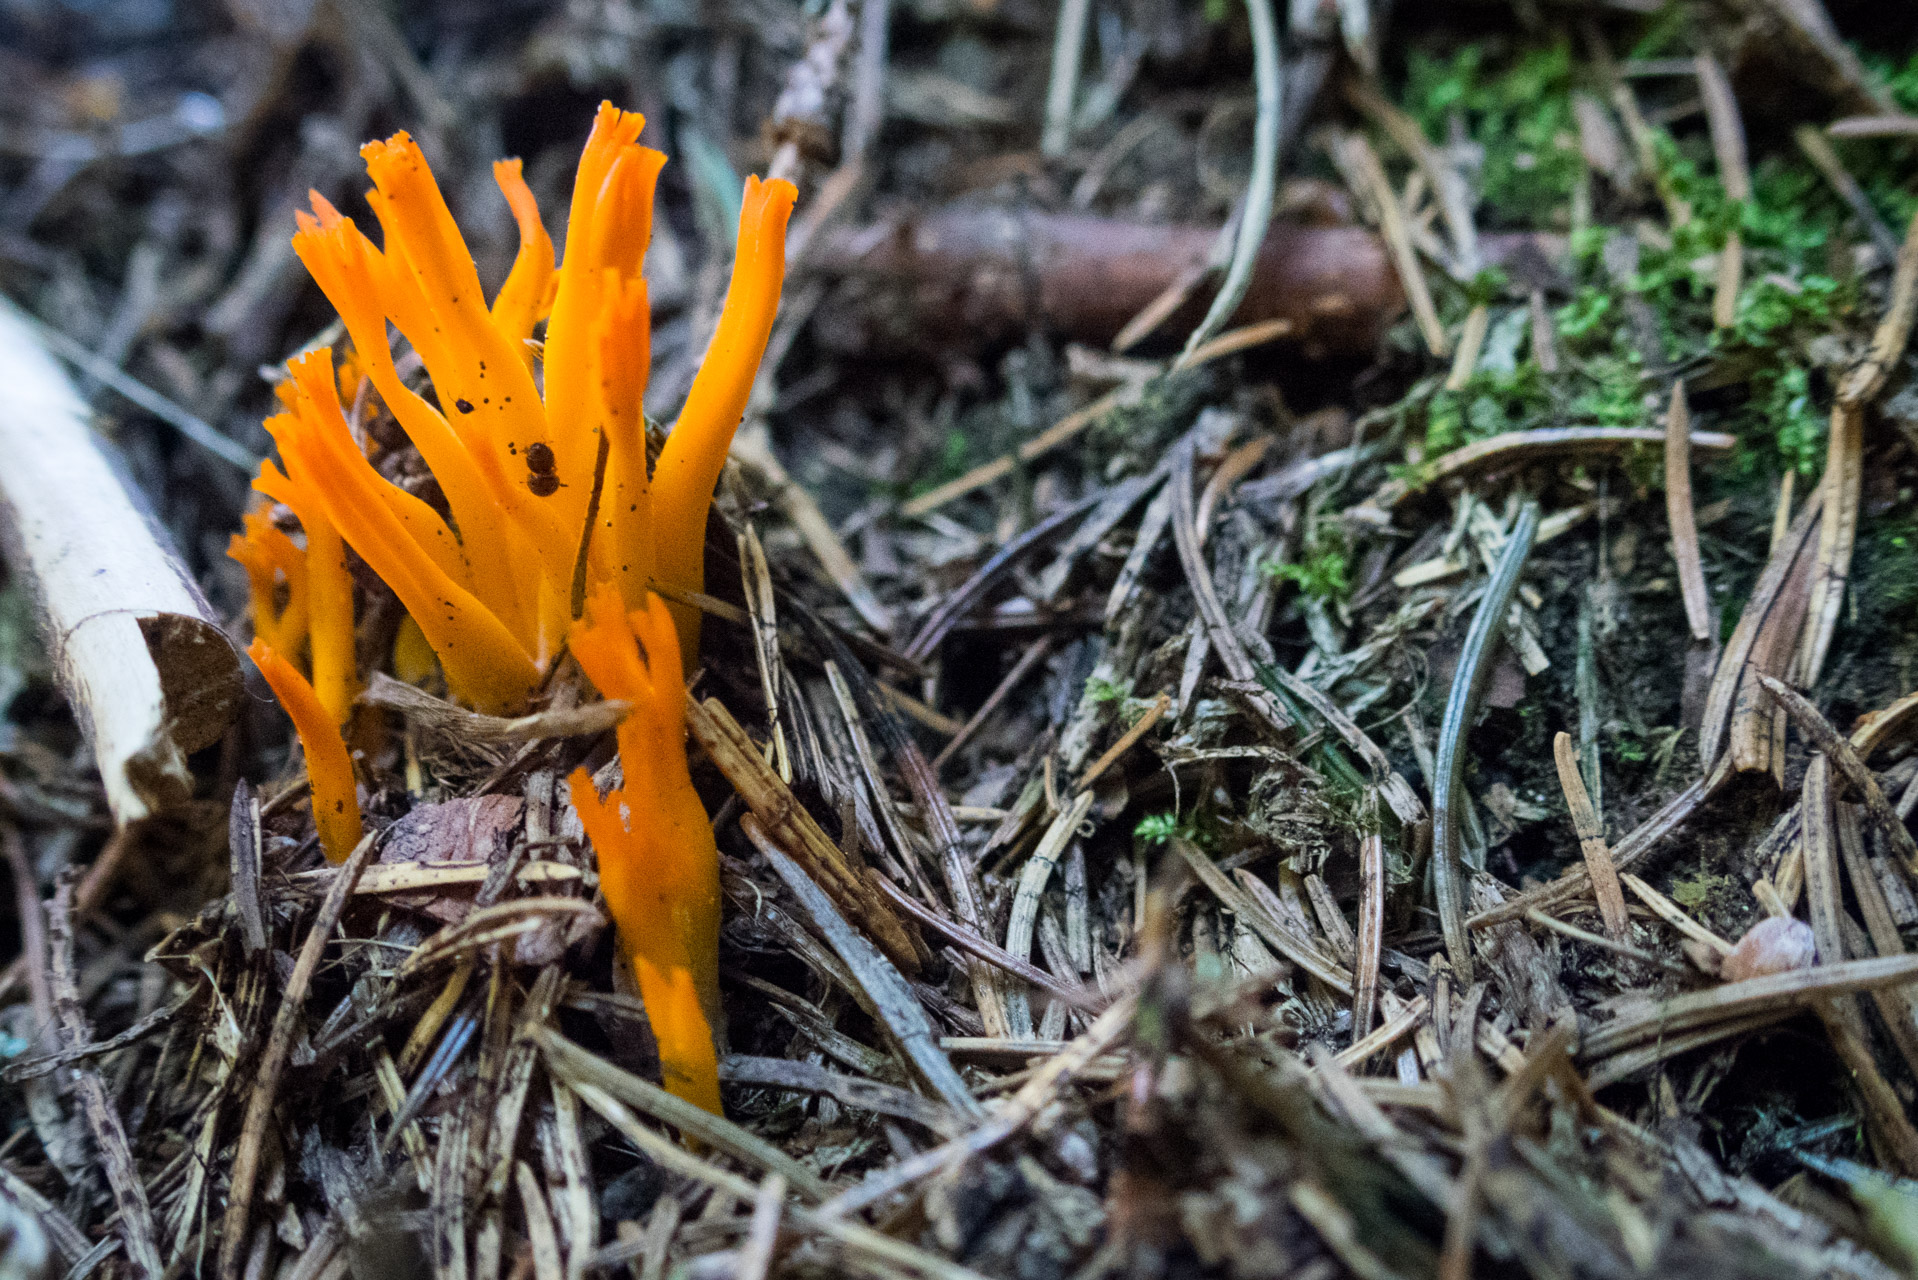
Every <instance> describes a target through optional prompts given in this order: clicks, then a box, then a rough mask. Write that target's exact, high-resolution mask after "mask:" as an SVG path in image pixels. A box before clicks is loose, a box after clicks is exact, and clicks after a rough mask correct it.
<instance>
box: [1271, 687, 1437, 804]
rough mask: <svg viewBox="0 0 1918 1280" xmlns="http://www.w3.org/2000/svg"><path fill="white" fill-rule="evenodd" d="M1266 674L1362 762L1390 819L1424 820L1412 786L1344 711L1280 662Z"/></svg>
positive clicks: (1419, 802)
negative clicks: (1387, 810) (1309, 709)
mask: <svg viewBox="0 0 1918 1280" xmlns="http://www.w3.org/2000/svg"><path fill="white" fill-rule="evenodd" d="M1266 671H1267V672H1268V673H1269V674H1270V676H1271V678H1272V679H1273V680H1274V681H1276V682H1277V683H1278V684H1279V685H1280V686H1281V687H1282V688H1284V690H1285V691H1286V692H1287V693H1289V694H1291V695H1292V696H1293V697H1294V698H1297V699H1298V700H1299V701H1300V702H1303V703H1304V704H1305V705H1306V706H1308V707H1310V708H1312V710H1313V711H1315V712H1317V713H1318V715H1319V716H1320V718H1321V719H1323V720H1324V721H1325V723H1326V724H1328V725H1330V726H1331V727H1332V730H1333V732H1335V733H1337V734H1338V735H1339V739H1340V740H1341V741H1342V742H1344V743H1345V745H1346V746H1348V747H1350V748H1352V750H1353V751H1354V752H1356V753H1357V754H1358V757H1359V758H1360V759H1361V760H1363V761H1365V767H1366V768H1367V769H1369V770H1370V771H1371V773H1372V782H1373V784H1374V785H1375V786H1376V787H1377V788H1378V793H1379V796H1380V798H1382V799H1383V800H1384V801H1385V803H1386V807H1387V808H1389V809H1391V811H1392V814H1393V816H1394V817H1396V818H1397V819H1398V820H1399V821H1400V822H1403V823H1405V824H1406V825H1407V826H1410V825H1412V824H1413V823H1418V822H1423V821H1425V816H1426V815H1425V802H1424V801H1422V800H1420V799H1419V798H1418V793H1417V792H1415V791H1413V790H1412V784H1411V783H1409V782H1407V781H1406V780H1405V777H1404V775H1403V774H1401V773H1399V771H1398V770H1396V769H1394V768H1393V767H1392V762H1391V760H1390V759H1388V758H1387V757H1386V754H1385V752H1384V751H1383V750H1381V749H1380V747H1379V744H1378V743H1376V742H1374V741H1372V738H1371V735H1369V734H1367V733H1366V732H1365V730H1363V729H1361V728H1359V726H1358V722H1357V721H1355V720H1353V719H1352V717H1351V716H1349V715H1347V714H1345V709H1344V708H1342V707H1341V706H1339V704H1338V703H1336V702H1334V701H1332V699H1331V698H1329V697H1327V696H1326V695H1325V694H1324V693H1323V692H1322V691H1321V690H1320V689H1319V688H1318V686H1316V685H1314V684H1312V683H1310V682H1309V681H1305V680H1301V679H1299V677H1298V676H1296V675H1294V674H1293V673H1292V672H1291V671H1289V670H1287V669H1286V668H1285V667H1284V666H1283V665H1282V664H1280V663H1273V664H1271V665H1270V666H1269V667H1267V668H1266Z"/></svg>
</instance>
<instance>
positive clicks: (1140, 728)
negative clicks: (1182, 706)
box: [1077, 693, 1172, 791]
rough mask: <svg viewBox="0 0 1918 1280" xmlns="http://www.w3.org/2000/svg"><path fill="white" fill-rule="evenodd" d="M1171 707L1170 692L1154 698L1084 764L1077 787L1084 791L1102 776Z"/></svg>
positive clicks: (1150, 730) (1135, 744)
mask: <svg viewBox="0 0 1918 1280" xmlns="http://www.w3.org/2000/svg"><path fill="white" fill-rule="evenodd" d="M1171 707H1172V695H1171V694H1168V693H1162V694H1160V695H1159V696H1158V697H1157V698H1154V699H1153V700H1152V705H1151V706H1149V707H1147V708H1146V709H1145V714H1143V715H1141V716H1140V717H1139V718H1138V719H1137V720H1134V721H1133V722H1132V724H1131V726H1130V727H1129V728H1127V729H1126V731H1125V732H1124V733H1122V734H1120V735H1119V737H1118V739H1117V740H1116V741H1114V742H1113V744H1112V745H1111V746H1110V747H1107V748H1106V750H1105V752H1104V754H1102V755H1101V756H1100V757H1099V758H1098V759H1097V760H1094V761H1093V762H1092V763H1091V764H1089V765H1087V766H1086V771H1085V773H1083V774H1081V775H1080V777H1079V784H1078V788H1077V789H1078V790H1080V791H1085V790H1087V789H1088V788H1090V787H1091V786H1092V784H1093V783H1095V782H1097V781H1098V780H1099V779H1100V778H1102V777H1104V776H1105V771H1106V770H1107V769H1110V768H1111V767H1112V766H1113V765H1115V764H1117V763H1118V762H1119V761H1120V760H1121V759H1123V758H1124V756H1125V753H1126V752H1128V751H1130V750H1132V748H1133V747H1135V746H1137V745H1138V742H1139V739H1141V738H1143V737H1145V736H1146V734H1148V733H1150V732H1152V726H1154V725H1156V724H1158V723H1159V718H1160V717H1161V716H1163V715H1165V713H1166V712H1167V711H1168V710H1170V709H1171Z"/></svg>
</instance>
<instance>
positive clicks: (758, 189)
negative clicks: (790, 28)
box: [653, 178, 798, 654]
mask: <svg viewBox="0 0 1918 1280" xmlns="http://www.w3.org/2000/svg"><path fill="white" fill-rule="evenodd" d="M797 194H798V193H797V192H796V191H795V190H794V189H793V185H792V183H790V182H787V181H785V180H784V179H780V178H775V179H773V180H772V181H770V182H761V181H760V180H759V179H758V178H748V179H746V198H745V202H744V204H743V205H742V207H741V208H740V212H739V246H738V249H737V250H736V251H735V256H734V258H733V277H732V283H731V285H730V286H729V287H728V288H727V290H726V306H725V309H724V310H723V311H722V312H721V313H720V317H719V326H718V328H717V329H716V330H715V331H714V333H713V340H712V345H711V346H709V347H708V348H707V349H706V358H705V360H704V361H703V362H701V364H700V366H699V373H698V376H696V377H695V378H694V379H693V386H692V390H691V392H690V393H689V394H688V395H687V397H686V405H685V408H683V409H681V410H680V414H679V421H678V422H676V423H675V424H674V425H673V431H672V434H671V435H669V436H668V437H667V438H666V445H665V447H664V448H663V449H661V450H660V453H659V465H658V466H657V467H656V468H655V469H654V471H653V540H654V541H653V547H654V550H653V559H654V564H655V565H656V566H657V569H656V571H657V573H658V575H659V578H660V581H662V582H664V583H666V584H667V585H668V586H673V587H677V588H679V589H680V590H682V591H704V590H705V589H706V513H707V511H708V509H709V508H710V507H711V506H712V499H713V486H714V485H715V484H717V483H718V482H719V472H720V469H721V468H722V467H724V466H725V465H726V452H727V450H729V449H730V448H732V443H733V433H734V432H736V431H737V430H739V422H740V419H741V417H742V416H743V415H744V414H745V412H746V402H747V399H748V398H749V397H750V396H751V395H752V389H753V379H754V378H755V377H757V376H758V374H759V361H760V359H761V358H762V357H763V356H764V355H765V354H766V342H767V340H768V339H769V338H770V337H771V336H772V328H773V319H774V317H775V316H777V315H778V313H779V289H780V285H781V283H782V282H783V281H784V279H785V275H786V223H787V221H788V219H790V218H791V216H792V209H793V202H794V200H795V199H796V198H797ZM673 618H674V620H675V621H676V622H677V623H678V624H679V638H680V645H681V647H682V648H683V649H684V650H685V651H686V652H687V653H688V654H693V653H696V652H698V649H699V611H698V610H697V609H694V608H691V607H688V606H684V605H681V606H675V607H674V609H673Z"/></svg>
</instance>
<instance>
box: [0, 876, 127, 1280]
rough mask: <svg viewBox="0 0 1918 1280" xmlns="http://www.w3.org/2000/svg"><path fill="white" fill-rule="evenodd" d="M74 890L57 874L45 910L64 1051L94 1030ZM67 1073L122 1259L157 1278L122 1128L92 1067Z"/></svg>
mask: <svg viewBox="0 0 1918 1280" xmlns="http://www.w3.org/2000/svg"><path fill="white" fill-rule="evenodd" d="M16 874H18V871H17V869H16ZM73 887H74V883H73V878H72V877H71V876H62V877H61V878H60V881H59V883H58V884H57V885H56V886H55V887H54V891H53V902H52V903H51V904H50V906H49V908H48V911H47V936H46V945H47V958H48V964H47V988H48V994H49V996H50V997H51V998H52V1001H53V1008H54V1011H55V1013H56V1014H57V1015H58V1019H59V1027H60V1035H61V1039H62V1040H64V1041H65V1045H64V1047H65V1049H66V1050H67V1051H68V1052H69V1053H71V1052H73V1051H74V1050H77V1049H81V1048H84V1047H86V1045H87V1044H88V1043H89V1042H90V1041H91V1040H92V1039H93V1028H92V1026H91V1025H89V1023H88V1021H87V1015H86V1010H85V1009H84V1008H83V1007H82V1006H81V1004H80V986H79V983H78V982H77V981H76V979H75V976H74V969H73V910H74V907H73ZM70 1069H71V1071H72V1072H73V1089H74V1093H75V1095H76V1097H77V1099H78V1101H79V1105H80V1111H81V1114H82V1115H84V1116H85V1117H86V1121H87V1127H88V1128H89V1129H91V1130H92V1131H93V1141H94V1145H95V1146H97V1147H98V1148H99V1153H100V1163H101V1164H103V1165H104V1166H106V1175H107V1185H108V1186H110V1187H112V1188H113V1202H114V1204H115V1206H116V1207H118V1209H119V1211H120V1238H121V1239H122V1240H123V1241H125V1243H126V1251H127V1260H128V1261H129V1262H131V1263H132V1264H133V1267H134V1270H135V1271H136V1272H137V1273H139V1274H141V1275H143V1276H145V1277H146V1280H160V1274H161V1266H160V1249H159V1246H158V1244H156V1243H155V1241H156V1239H157V1236H156V1234H155V1232H154V1229H153V1209H152V1207H151V1206H150V1205H149V1204H148V1202H147V1193H146V1185H145V1183H144V1182H143V1181H142V1180H141V1178H140V1171H139V1169H138V1167H137V1166H135V1164H134V1163H133V1152H132V1150H131V1149H130V1148H129V1146H128V1145H127V1132H126V1125H125V1124H124V1122H122V1121H121V1119H120V1112H119V1110H118V1109H117V1108H116V1107H115V1106H114V1105H113V1099H112V1096H111V1095H110V1094H109V1093H108V1092H107V1086H106V1082H105V1081H104V1080H102V1079H101V1078H100V1072H99V1071H98V1070H97V1069H96V1068H95V1067H94V1065H93V1064H92V1063H91V1062H82V1063H81V1064H80V1065H77V1066H74V1067H72V1068H70Z"/></svg>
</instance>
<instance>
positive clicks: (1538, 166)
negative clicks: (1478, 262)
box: [1405, 40, 1582, 225]
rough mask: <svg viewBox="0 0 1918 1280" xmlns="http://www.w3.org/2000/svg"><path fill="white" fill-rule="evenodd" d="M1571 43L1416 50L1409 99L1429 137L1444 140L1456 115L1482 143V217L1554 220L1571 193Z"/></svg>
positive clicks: (1574, 173) (1574, 165)
mask: <svg viewBox="0 0 1918 1280" xmlns="http://www.w3.org/2000/svg"><path fill="white" fill-rule="evenodd" d="M1571 91H1572V50H1571V45H1570V43H1569V42H1568V41H1565V40H1559V41H1557V42H1555V43H1553V44H1551V45H1549V46H1545V47H1542V48H1532V49H1527V50H1523V51H1521V52H1519V53H1518V54H1517V55H1516V56H1509V55H1504V54H1503V52H1502V47H1501V46H1499V45H1496V44H1494V43H1492V42H1483V43H1478V44H1470V45H1466V46H1465V47H1464V48H1462V49H1460V50H1458V51H1457V52H1455V53H1453V54H1451V55H1450V56H1449V57H1438V56H1433V55H1431V54H1428V53H1424V52H1421V51H1419V50H1414V51H1413V52H1412V55H1411V58H1410V60H1409V62H1408V64H1407V68H1406V89H1405V103H1406V106H1407V108H1408V109H1409V110H1410V111H1411V112H1412V114H1413V115H1414V116H1415V117H1417V119H1418V122H1419V123H1420V125H1422V126H1423V127H1424V129H1425V136H1426V137H1428V138H1437V139H1443V138H1445V137H1447V136H1448V135H1449V134H1450V132H1451V123H1450V121H1451V119H1452V117H1453V116H1454V114H1456V115H1457V116H1459V117H1460V118H1461V119H1462V120H1463V121H1464V124H1465V131H1466V134H1467V136H1468V137H1470V138H1471V140H1472V141H1473V142H1474V143H1476V144H1478V146H1480V147H1481V148H1483V149H1484V154H1485V165H1484V168H1483V170H1482V171H1481V172H1480V174H1479V190H1480V192H1481V194H1482V196H1483V200H1482V201H1481V204H1480V210H1479V213H1480V217H1481V218H1483V219H1486V220H1488V221H1489V220H1493V219H1502V220H1505V221H1508V222H1510V223H1514V224H1521V225H1523V224H1528V223H1530V224H1537V223H1543V222H1549V221H1551V220H1552V219H1553V218H1554V216H1555V215H1557V214H1558V213H1559V212H1560V211H1562V209H1563V208H1564V206H1565V204H1566V202H1567V201H1568V200H1569V199H1570V197H1571V193H1572V188H1573V187H1574V186H1575V185H1576V184H1577V182H1578V178H1579V171H1580V168H1581V163H1582V162H1581V160H1580V158H1579V152H1578V142H1577V138H1578V127H1577V124H1576V122H1575V121H1574V120H1573V118H1572V98H1571Z"/></svg>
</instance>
